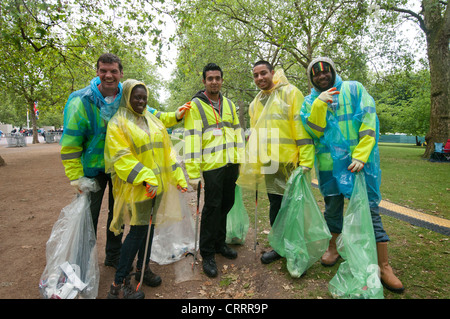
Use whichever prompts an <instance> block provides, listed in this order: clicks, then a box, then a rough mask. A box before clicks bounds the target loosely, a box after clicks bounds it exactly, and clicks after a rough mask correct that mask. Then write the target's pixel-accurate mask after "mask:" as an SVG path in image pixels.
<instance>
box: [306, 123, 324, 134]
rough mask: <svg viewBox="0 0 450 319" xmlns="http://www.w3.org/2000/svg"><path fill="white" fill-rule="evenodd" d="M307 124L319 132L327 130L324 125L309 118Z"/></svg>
mask: <svg viewBox="0 0 450 319" xmlns="http://www.w3.org/2000/svg"><path fill="white" fill-rule="evenodd" d="M306 124H308V126H309V127H310V128H312V129H313V130H316V131H317V132H325V128H324V127H320V126H319V125H316V124H314V123H311V122H310V121H309V120H308V121H306Z"/></svg>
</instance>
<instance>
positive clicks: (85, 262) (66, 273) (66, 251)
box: [39, 177, 100, 299]
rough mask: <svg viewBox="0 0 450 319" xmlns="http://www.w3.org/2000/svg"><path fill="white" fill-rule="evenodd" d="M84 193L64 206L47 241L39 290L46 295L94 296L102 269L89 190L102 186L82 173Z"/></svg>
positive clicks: (57, 296)
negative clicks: (100, 267)
mask: <svg viewBox="0 0 450 319" xmlns="http://www.w3.org/2000/svg"><path fill="white" fill-rule="evenodd" d="M79 185H80V189H81V190H82V193H81V194H79V195H77V197H76V198H75V199H74V200H73V201H72V202H71V203H70V204H69V205H67V206H66V207H64V208H63V209H62V210H61V213H60V215H59V218H58V220H57V221H56V222H55V224H54V225H53V229H52V232H51V234H50V238H49V239H48V241H47V244H46V258H47V264H46V266H45V269H44V272H43V273H42V275H41V279H40V282H39V291H40V294H41V296H42V297H43V298H44V299H74V298H84V299H95V298H96V297H97V293H98V285H99V279H100V271H99V267H98V256H97V246H96V236H95V230H94V224H93V222H92V216H91V211H90V192H95V191H98V190H99V189H100V187H99V186H98V184H97V182H96V181H95V180H94V179H90V178H86V177H82V178H80V181H79Z"/></svg>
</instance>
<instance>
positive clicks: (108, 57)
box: [97, 53, 123, 71]
mask: <svg viewBox="0 0 450 319" xmlns="http://www.w3.org/2000/svg"><path fill="white" fill-rule="evenodd" d="M99 62H102V63H117V64H118V65H119V70H120V71H122V70H123V66H122V61H121V60H120V58H119V57H118V56H117V55H115V54H112V53H104V54H102V55H101V56H100V57H99V58H98V60H97V70H98V68H99Z"/></svg>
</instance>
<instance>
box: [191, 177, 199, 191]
mask: <svg viewBox="0 0 450 319" xmlns="http://www.w3.org/2000/svg"><path fill="white" fill-rule="evenodd" d="M200 180H201V179H200V178H194V179H189V185H191V186H192V188H193V189H194V191H196V190H197V188H198V182H200Z"/></svg>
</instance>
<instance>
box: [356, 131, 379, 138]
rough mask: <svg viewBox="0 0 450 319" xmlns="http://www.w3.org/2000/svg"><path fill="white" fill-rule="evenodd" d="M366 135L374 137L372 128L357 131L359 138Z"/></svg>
mask: <svg viewBox="0 0 450 319" xmlns="http://www.w3.org/2000/svg"><path fill="white" fill-rule="evenodd" d="M366 135H369V136H372V137H375V131H374V130H365V131H361V132H359V138H362V137H364V136H366Z"/></svg>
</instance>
